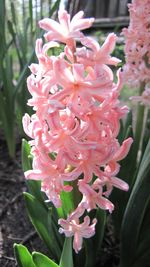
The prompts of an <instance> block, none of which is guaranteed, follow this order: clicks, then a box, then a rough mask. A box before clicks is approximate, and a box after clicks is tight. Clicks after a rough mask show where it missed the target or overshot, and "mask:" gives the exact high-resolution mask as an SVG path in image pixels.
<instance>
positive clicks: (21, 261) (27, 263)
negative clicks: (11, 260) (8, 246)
mask: <svg viewBox="0 0 150 267" xmlns="http://www.w3.org/2000/svg"><path fill="white" fill-rule="evenodd" d="M14 251H15V257H16V260H17V263H18V266H19V267H36V265H35V264H34V262H33V259H32V255H31V254H30V252H29V251H28V249H27V248H26V247H25V246H23V245H20V244H14Z"/></svg>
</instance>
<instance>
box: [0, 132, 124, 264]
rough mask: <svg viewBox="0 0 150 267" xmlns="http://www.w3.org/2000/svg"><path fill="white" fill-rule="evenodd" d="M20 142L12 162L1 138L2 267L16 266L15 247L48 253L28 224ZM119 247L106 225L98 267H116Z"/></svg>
mask: <svg viewBox="0 0 150 267" xmlns="http://www.w3.org/2000/svg"><path fill="white" fill-rule="evenodd" d="M20 150H21V142H20V141H18V143H17V152H16V159H15V160H11V159H10V157H9V155H8V152H7V147H6V143H5V141H4V138H1V137H0V266H3V267H15V266H17V264H16V261H15V258H14V251H13V244H14V243H22V244H24V245H26V246H27V248H28V249H29V251H31V252H32V251H35V250H36V251H40V252H42V253H44V254H47V249H46V248H45V246H44V244H43V242H42V241H41V240H40V238H39V237H38V235H37V233H36V232H35V230H34V228H33V226H32V225H31V222H30V221H29V218H28V215H27V212H26V209H25V204H24V200H23V195H22V192H23V191H26V184H25V179H24V175H23V172H22V168H21V152H20ZM118 251H119V248H118V244H116V242H115V239H114V237H113V228H112V225H111V223H110V220H109V223H108V224H107V229H106V234H105V238H104V243H103V246H102V249H101V253H100V261H99V263H98V265H97V267H108V266H109V267H117V266H118V261H119V254H118Z"/></svg>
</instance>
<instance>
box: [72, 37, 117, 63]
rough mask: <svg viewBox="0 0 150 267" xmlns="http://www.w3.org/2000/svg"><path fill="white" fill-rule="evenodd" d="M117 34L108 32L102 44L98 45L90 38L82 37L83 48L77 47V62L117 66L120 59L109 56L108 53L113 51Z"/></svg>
mask: <svg viewBox="0 0 150 267" xmlns="http://www.w3.org/2000/svg"><path fill="white" fill-rule="evenodd" d="M116 40H117V36H116V35H115V34H114V33H110V34H109V35H108V36H107V38H106V40H105V42H104V44H103V45H102V46H101V47H100V45H99V43H98V42H97V41H96V40H94V39H92V38H90V37H84V38H82V39H81V43H82V44H83V45H84V47H83V48H81V49H77V57H78V60H79V62H81V63H82V62H84V64H87V65H90V66H91V65H92V63H93V64H94V65H95V64H108V65H115V66H117V65H118V63H119V62H121V60H119V59H118V58H115V57H111V56H110V54H111V53H112V52H113V50H114V48H115V44H116ZM85 47H87V48H88V49H86V48H85Z"/></svg>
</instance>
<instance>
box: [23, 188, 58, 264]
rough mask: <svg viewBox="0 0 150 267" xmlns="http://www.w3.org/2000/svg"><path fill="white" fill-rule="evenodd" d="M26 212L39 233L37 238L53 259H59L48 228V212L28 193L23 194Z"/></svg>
mask: <svg viewBox="0 0 150 267" xmlns="http://www.w3.org/2000/svg"><path fill="white" fill-rule="evenodd" d="M24 197H25V202H26V207H27V211H28V214H29V217H30V220H31V222H32V224H33V225H34V227H35V229H36V230H37V232H38V233H39V236H40V237H41V238H42V240H43V241H44V243H45V245H46V246H47V247H48V249H49V251H50V253H51V254H52V255H53V256H54V258H55V259H57V260H59V259H60V252H59V251H58V250H56V249H55V247H56V244H55V240H52V238H51V231H52V229H50V228H49V223H48V216H49V210H48V208H46V206H44V205H42V204H41V203H40V201H39V200H37V199H36V198H35V197H34V196H32V195H31V194H29V193H24Z"/></svg>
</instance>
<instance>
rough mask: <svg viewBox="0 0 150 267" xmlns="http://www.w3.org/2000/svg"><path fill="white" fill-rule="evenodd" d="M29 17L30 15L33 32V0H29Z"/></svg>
mask: <svg viewBox="0 0 150 267" xmlns="http://www.w3.org/2000/svg"><path fill="white" fill-rule="evenodd" d="M29 15H30V25H31V32H32V30H33V5H32V0H29Z"/></svg>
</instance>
